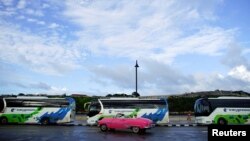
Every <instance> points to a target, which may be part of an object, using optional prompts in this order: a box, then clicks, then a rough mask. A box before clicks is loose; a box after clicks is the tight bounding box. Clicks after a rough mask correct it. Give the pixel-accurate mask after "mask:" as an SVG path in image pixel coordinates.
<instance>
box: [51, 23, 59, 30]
mask: <svg viewBox="0 0 250 141" xmlns="http://www.w3.org/2000/svg"><path fill="white" fill-rule="evenodd" d="M59 26H60V25H59V24H57V23H52V24H50V25H49V28H52V29H54V28H58V27H59Z"/></svg>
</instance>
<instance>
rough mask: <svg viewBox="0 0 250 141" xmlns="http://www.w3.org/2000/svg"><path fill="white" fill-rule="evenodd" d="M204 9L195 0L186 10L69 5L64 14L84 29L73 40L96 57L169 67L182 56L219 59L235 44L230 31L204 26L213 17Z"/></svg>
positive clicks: (159, 5)
mask: <svg viewBox="0 0 250 141" xmlns="http://www.w3.org/2000/svg"><path fill="white" fill-rule="evenodd" d="M85 3H86V2H85ZM216 4H217V2H211V4H210V5H216ZM210 7H212V6H210ZM202 8H204V6H203V5H202V4H201V3H199V2H197V1H196V2H194V3H188V4H187V3H185V5H184V4H181V2H178V1H168V2H165V1H155V2H152V1H145V2H141V1H120V2H117V1H110V2H109V3H105V2H102V1H92V2H91V3H88V5H86V4H84V5H82V4H79V3H77V2H76V1H67V3H66V10H65V11H64V15H65V16H67V17H68V18H69V19H70V20H71V21H73V22H75V23H76V24H78V25H79V26H80V27H82V30H81V31H79V32H77V34H76V35H77V36H78V37H79V39H80V40H82V44H83V45H84V46H87V47H88V48H89V50H90V51H91V52H92V53H93V54H95V55H108V56H118V57H126V58H129V59H133V60H134V59H136V58H148V57H150V58H151V59H153V60H156V61H160V62H165V63H172V62H173V61H174V59H175V58H176V57H178V56H179V55H183V54H193V53H195V54H202V55H220V54H221V52H223V51H224V50H225V48H227V45H228V44H229V43H231V42H232V41H233V40H234V38H233V36H234V33H235V30H234V29H223V28H220V27H216V26H209V25H208V24H205V22H206V21H213V20H211V19H214V18H212V17H213V13H212V12H204V11H211V9H209V8H207V9H206V8H204V10H202ZM142 9H143V10H142ZM82 13H84V14H82ZM187 13H188V14H187ZM209 16H210V17H211V18H207V17H209ZM194 19H195V20H194ZM198 24H199V26H198ZM85 41H88V42H85Z"/></svg>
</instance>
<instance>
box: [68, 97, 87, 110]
mask: <svg viewBox="0 0 250 141" xmlns="http://www.w3.org/2000/svg"><path fill="white" fill-rule="evenodd" d="M72 98H74V99H75V101H76V113H84V112H86V110H85V109H84V104H85V103H86V102H90V101H91V100H92V98H91V97H72Z"/></svg>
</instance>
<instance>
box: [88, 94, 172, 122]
mask: <svg viewBox="0 0 250 141" xmlns="http://www.w3.org/2000/svg"><path fill="white" fill-rule="evenodd" d="M118 113H123V114H124V115H125V116H126V117H128V118H133V117H144V118H148V119H151V120H152V121H153V122H154V123H155V124H166V123H168V122H169V111H168V103H167V100H166V99H139V98H109V99H98V101H96V102H91V103H90V105H89V108H88V114H87V115H88V120H87V124H88V125H96V124H97V121H98V120H100V119H102V118H105V117H113V116H115V115H116V114H118Z"/></svg>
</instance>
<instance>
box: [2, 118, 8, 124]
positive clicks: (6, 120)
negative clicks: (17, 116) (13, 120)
mask: <svg viewBox="0 0 250 141" xmlns="http://www.w3.org/2000/svg"><path fill="white" fill-rule="evenodd" d="M0 124H8V119H7V118H6V117H2V118H0Z"/></svg>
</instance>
